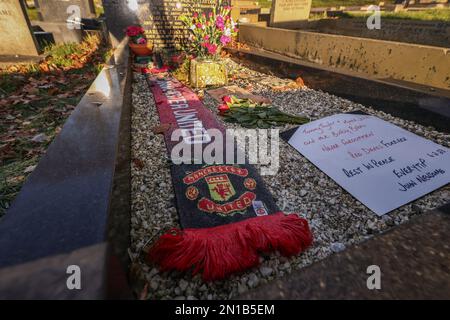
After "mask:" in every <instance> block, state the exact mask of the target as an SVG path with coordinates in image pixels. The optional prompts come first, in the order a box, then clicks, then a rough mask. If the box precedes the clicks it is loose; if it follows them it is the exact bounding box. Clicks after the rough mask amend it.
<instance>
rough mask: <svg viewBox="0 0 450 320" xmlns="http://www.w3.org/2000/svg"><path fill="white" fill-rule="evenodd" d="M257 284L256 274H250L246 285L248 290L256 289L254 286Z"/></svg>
mask: <svg viewBox="0 0 450 320" xmlns="http://www.w3.org/2000/svg"><path fill="white" fill-rule="evenodd" d="M258 283H259V278H258V276H257V275H256V274H254V273H250V275H249V279H248V281H247V285H248V286H249V287H250V288H254V287H256V286H257V285H258Z"/></svg>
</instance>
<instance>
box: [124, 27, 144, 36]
mask: <svg viewBox="0 0 450 320" xmlns="http://www.w3.org/2000/svg"><path fill="white" fill-rule="evenodd" d="M143 33H144V29H143V28H142V27H139V26H129V27H128V28H127V29H126V34H127V36H129V37H136V36H138V35H140V34H143Z"/></svg>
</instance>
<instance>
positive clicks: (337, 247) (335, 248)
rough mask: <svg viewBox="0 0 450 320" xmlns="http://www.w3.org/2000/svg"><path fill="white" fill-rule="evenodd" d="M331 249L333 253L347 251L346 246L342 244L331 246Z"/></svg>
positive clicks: (336, 243)
mask: <svg viewBox="0 0 450 320" xmlns="http://www.w3.org/2000/svg"><path fill="white" fill-rule="evenodd" d="M330 249H331V251H333V252H341V251H344V250H345V245H344V244H343V243H340V242H335V243H332V244H331V246H330Z"/></svg>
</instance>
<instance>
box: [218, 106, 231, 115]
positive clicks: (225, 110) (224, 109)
mask: <svg viewBox="0 0 450 320" xmlns="http://www.w3.org/2000/svg"><path fill="white" fill-rule="evenodd" d="M218 109H219V114H220V115H223V114H224V113H225V112H227V111H228V110H230V107H229V106H228V105H227V104H225V103H224V104H221V105H220V106H219V108H218Z"/></svg>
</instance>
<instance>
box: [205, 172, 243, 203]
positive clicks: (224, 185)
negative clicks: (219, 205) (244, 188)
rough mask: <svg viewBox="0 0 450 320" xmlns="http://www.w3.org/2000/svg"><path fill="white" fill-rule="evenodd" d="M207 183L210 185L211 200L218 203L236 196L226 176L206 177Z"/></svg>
mask: <svg viewBox="0 0 450 320" xmlns="http://www.w3.org/2000/svg"><path fill="white" fill-rule="evenodd" d="M205 181H206V183H207V184H208V188H209V193H210V194H211V198H213V199H214V200H216V201H227V200H228V199H230V198H231V197H232V196H234V195H235V194H236V191H234V188H233V185H232V184H231V182H230V179H228V176H227V175H226V174H221V175H218V176H210V177H206V178H205Z"/></svg>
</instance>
